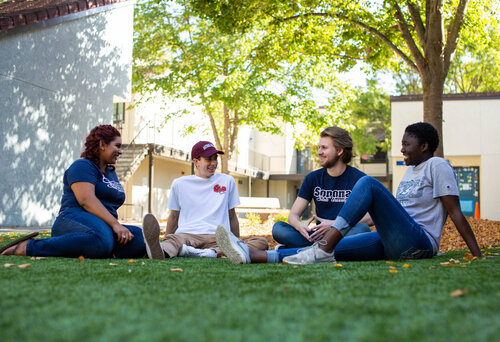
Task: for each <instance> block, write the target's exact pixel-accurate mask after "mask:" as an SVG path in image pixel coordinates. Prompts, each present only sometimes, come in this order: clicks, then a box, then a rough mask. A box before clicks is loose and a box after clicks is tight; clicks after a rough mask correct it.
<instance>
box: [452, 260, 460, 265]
mask: <svg viewBox="0 0 500 342" xmlns="http://www.w3.org/2000/svg"><path fill="white" fill-rule="evenodd" d="M450 262H452V263H454V264H460V260H456V259H450Z"/></svg>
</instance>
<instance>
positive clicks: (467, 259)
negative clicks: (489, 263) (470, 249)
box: [464, 253, 477, 261]
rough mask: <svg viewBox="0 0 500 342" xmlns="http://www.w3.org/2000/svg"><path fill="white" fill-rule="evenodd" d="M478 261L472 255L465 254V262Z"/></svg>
mask: <svg viewBox="0 0 500 342" xmlns="http://www.w3.org/2000/svg"><path fill="white" fill-rule="evenodd" d="M476 259H477V257H475V256H472V254H470V253H465V254H464V260H466V261H469V260H476Z"/></svg>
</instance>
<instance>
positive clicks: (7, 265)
mask: <svg viewBox="0 0 500 342" xmlns="http://www.w3.org/2000/svg"><path fill="white" fill-rule="evenodd" d="M13 266H16V264H3V267H5V268H9V267H13Z"/></svg>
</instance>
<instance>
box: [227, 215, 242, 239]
mask: <svg viewBox="0 0 500 342" xmlns="http://www.w3.org/2000/svg"><path fill="white" fill-rule="evenodd" d="M228 214H229V228H230V229H231V233H233V234H234V236H236V237H240V221H239V220H238V215H236V211H235V209H234V208H233V209H230V210H229V212H228Z"/></svg>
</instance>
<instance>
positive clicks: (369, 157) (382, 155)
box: [360, 148, 387, 164]
mask: <svg viewBox="0 0 500 342" xmlns="http://www.w3.org/2000/svg"><path fill="white" fill-rule="evenodd" d="M360 159H361V164H373V163H385V162H386V160H387V152H385V151H381V150H380V148H377V153H375V154H362V155H361V158H360Z"/></svg>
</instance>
